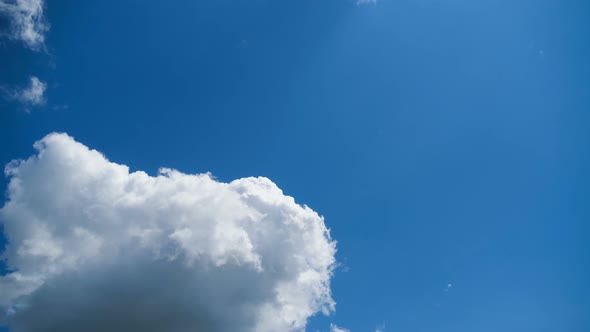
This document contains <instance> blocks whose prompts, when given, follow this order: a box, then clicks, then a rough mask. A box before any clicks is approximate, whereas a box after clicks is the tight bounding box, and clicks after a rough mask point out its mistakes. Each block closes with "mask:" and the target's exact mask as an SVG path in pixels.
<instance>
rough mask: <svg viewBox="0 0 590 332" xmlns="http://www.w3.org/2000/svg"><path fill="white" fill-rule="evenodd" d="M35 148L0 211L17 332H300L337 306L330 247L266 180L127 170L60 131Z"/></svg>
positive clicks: (320, 227)
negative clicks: (226, 180) (316, 316)
mask: <svg viewBox="0 0 590 332" xmlns="http://www.w3.org/2000/svg"><path fill="white" fill-rule="evenodd" d="M35 148H36V149H37V150H38V153H37V154H36V155H35V156H32V157H30V158H29V159H27V160H25V161H23V160H21V161H14V162H12V163H10V164H9V165H8V166H7V167H6V174H7V176H9V177H10V183H9V188H8V201H7V202H6V203H5V205H4V206H3V207H2V209H0V218H1V220H2V223H3V226H4V230H5V235H6V237H7V239H8V245H7V247H6V250H5V252H4V258H5V260H6V263H7V266H8V268H9V270H10V271H11V272H9V273H8V274H5V275H3V276H1V277H0V307H1V308H2V312H3V313H2V315H3V316H4V317H3V320H4V323H6V324H8V325H9V326H10V327H11V329H12V330H13V331H15V332H20V331H61V332H69V331H89V332H93V331H146V332H150V331H164V330H165V331H172V332H183V331H195V330H197V331H238V330H239V331H302V330H304V329H305V326H306V323H307V320H308V318H309V317H311V316H312V315H314V314H315V313H317V312H324V313H326V314H327V313H329V312H330V311H332V310H334V305H335V304H334V301H333V300H332V297H331V292H330V279H331V276H332V273H333V270H334V266H335V258H334V255H335V251H336V246H335V242H334V241H333V240H332V239H331V238H330V235H329V230H328V229H327V228H326V226H325V224H324V220H323V218H322V217H321V216H319V215H318V214H317V213H316V212H314V211H313V210H311V209H310V208H308V207H307V206H301V205H298V204H296V202H295V200H294V199H293V198H292V197H289V196H286V195H284V194H283V192H282V191H281V190H280V189H279V188H278V187H277V186H276V185H275V184H274V183H273V182H272V181H270V180H269V179H267V178H263V177H258V178H242V179H237V180H234V181H232V182H230V183H223V182H219V181H216V180H215V179H213V178H212V177H211V176H210V175H209V174H184V173H181V172H179V171H176V170H171V169H161V170H160V172H159V174H158V175H157V176H149V175H148V174H146V173H144V172H141V171H138V172H131V173H130V172H129V168H128V167H127V166H125V165H120V164H116V163H113V162H110V161H108V160H107V159H106V158H105V157H104V156H103V155H102V154H100V153H99V152H97V151H95V150H91V149H89V148H87V147H86V146H84V145H82V144H81V143H78V142H76V141H75V140H74V139H73V138H72V137H70V136H68V135H66V134H50V135H48V136H46V137H45V138H43V139H42V140H41V141H39V142H37V143H36V144H35Z"/></svg>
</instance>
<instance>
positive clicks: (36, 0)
mask: <svg viewBox="0 0 590 332" xmlns="http://www.w3.org/2000/svg"><path fill="white" fill-rule="evenodd" d="M0 16H5V17H7V18H8V20H9V21H10V28H9V29H10V30H9V31H8V32H1V33H0V35H2V36H3V37H7V38H8V39H13V40H20V41H22V42H23V43H24V44H25V45H26V46H27V47H28V48H30V49H32V50H35V51H38V50H41V49H43V48H44V43H45V32H46V31H47V30H49V25H48V24H47V23H46V22H45V19H44V17H43V0H16V1H10V0H0Z"/></svg>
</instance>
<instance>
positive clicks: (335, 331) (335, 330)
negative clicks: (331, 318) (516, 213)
mask: <svg viewBox="0 0 590 332" xmlns="http://www.w3.org/2000/svg"><path fill="white" fill-rule="evenodd" d="M330 332H350V330H347V329H345V328H342V327H338V326H336V325H335V324H330Z"/></svg>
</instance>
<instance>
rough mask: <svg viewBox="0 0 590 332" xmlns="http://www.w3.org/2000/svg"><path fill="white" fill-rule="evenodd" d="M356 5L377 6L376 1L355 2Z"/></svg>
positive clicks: (362, 0) (357, 0)
mask: <svg viewBox="0 0 590 332" xmlns="http://www.w3.org/2000/svg"><path fill="white" fill-rule="evenodd" d="M356 4H357V5H358V6H361V5H376V4H377V0H356Z"/></svg>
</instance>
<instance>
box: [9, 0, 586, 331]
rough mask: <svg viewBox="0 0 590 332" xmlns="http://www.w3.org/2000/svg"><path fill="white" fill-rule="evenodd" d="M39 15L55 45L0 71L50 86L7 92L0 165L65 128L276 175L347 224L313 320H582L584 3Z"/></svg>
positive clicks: (92, 139) (155, 157)
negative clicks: (325, 305) (327, 300)
mask: <svg viewBox="0 0 590 332" xmlns="http://www.w3.org/2000/svg"><path fill="white" fill-rule="evenodd" d="M47 15H48V21H49V22H50V24H51V30H50V32H49V34H48V36H47V43H46V44H47V46H48V49H49V53H50V55H45V54H39V53H32V52H30V51H28V50H26V49H23V48H22V47H19V45H17V44H14V43H10V42H5V43H4V44H2V45H0V57H1V58H2V61H1V63H2V64H0V78H1V80H2V84H6V85H15V84H20V85H23V84H26V82H27V80H28V77H29V76H30V75H36V76H38V77H39V78H41V79H42V80H44V81H47V82H48V91H47V100H48V102H47V104H46V105H45V106H44V107H42V108H39V109H33V110H32V112H31V113H30V114H26V113H24V112H22V111H20V110H19V106H18V105H16V104H14V103H11V102H8V101H0V162H1V163H2V164H6V163H7V162H8V161H10V160H11V159H15V158H24V157H28V156H29V155H31V154H32V153H33V149H32V143H33V142H34V141H35V140H38V139H40V138H42V137H43V136H44V135H46V134H48V133H50V132H53V131H64V132H67V133H69V134H70V135H73V136H74V137H75V138H76V139H77V140H78V141H80V142H82V143H84V144H85V145H87V146H89V147H91V148H95V149H97V150H99V151H101V152H103V153H104V154H105V155H106V156H107V157H108V158H109V159H111V160H112V161H115V162H117V163H124V164H127V165H129V166H130V167H131V169H132V170H139V169H141V170H145V171H147V172H148V173H150V174H155V173H156V171H157V169H158V168H159V167H172V168H177V169H179V170H180V171H182V172H186V173H200V172H207V171H211V172H212V173H213V174H214V175H215V176H216V177H217V178H218V179H220V180H222V181H231V180H232V179H235V178H238V177H244V176H258V175H262V176H267V177H269V178H270V179H272V180H273V181H274V182H275V183H277V184H278V185H279V187H281V188H282V189H283V190H284V191H285V193H286V194H288V195H291V196H294V197H295V198H296V200H297V201H298V202H299V203H303V204H308V205H309V206H310V207H312V208H313V209H314V210H316V211H318V212H319V213H320V214H322V215H324V216H325V218H326V223H327V224H328V226H329V227H330V228H331V229H332V235H333V237H334V238H335V239H336V240H337V241H338V250H339V251H338V260H339V261H340V263H341V265H342V266H341V267H340V268H339V269H338V270H337V273H336V275H335V277H334V279H333V293H334V297H335V300H336V301H337V303H338V304H337V311H336V314H335V315H333V316H332V317H328V318H324V317H314V318H313V319H312V320H311V323H310V325H309V328H308V330H309V331H315V330H316V329H319V330H323V331H326V330H327V329H328V327H329V323H330V322H333V323H336V324H338V325H339V326H343V327H346V328H349V329H351V330H352V331H353V332H360V331H373V330H374V329H375V327H376V326H378V325H382V324H384V325H385V327H386V329H385V331H400V332H401V331H403V332H422V331H424V332H426V331H438V332H488V331H489V332H497V331H504V332H511V331H514V332H526V331H534V332H565V331H567V332H587V331H590V314H589V313H590V242H589V240H588V239H589V236H590V226H589V222H590V201H589V197H590V173H589V169H590V3H589V2H587V1H581V0H571V1H558V0H554V1H550V0H535V1H532V0H523V1H508V0H487V1H467V0H449V1H442V0H440V1H439V0H381V1H378V2H377V4H376V5H363V6H357V5H355V4H354V2H353V1H349V0H320V1H318V0H296V1H283V0H272V1H271V0H254V1H246V0H235V1H230V0H215V1H200V0H199V1H193V0H190V1H189V0H186V1H174V2H172V1H94V2H90V1H74V0H69V1H65V0H63V1H60V0H55V1H51V0H49V1H48V2H47ZM5 185H6V181H5V180H3V182H2V187H3V188H5ZM447 284H452V287H451V288H449V289H447Z"/></svg>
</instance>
